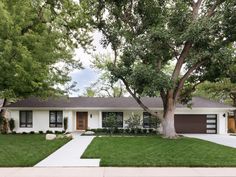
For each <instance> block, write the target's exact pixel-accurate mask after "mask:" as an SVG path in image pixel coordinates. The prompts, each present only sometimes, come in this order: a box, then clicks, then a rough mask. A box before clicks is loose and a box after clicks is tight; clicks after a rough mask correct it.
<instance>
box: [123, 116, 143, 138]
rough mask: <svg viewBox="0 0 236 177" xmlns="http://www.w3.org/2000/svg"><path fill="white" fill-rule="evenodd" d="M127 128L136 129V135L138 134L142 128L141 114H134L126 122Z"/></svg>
mask: <svg viewBox="0 0 236 177" xmlns="http://www.w3.org/2000/svg"><path fill="white" fill-rule="evenodd" d="M126 124H127V128H128V129H134V132H135V134H137V133H138V129H139V128H141V127H142V119H141V116H140V115H139V114H132V115H131V116H130V117H129V118H128V119H127V120H126Z"/></svg>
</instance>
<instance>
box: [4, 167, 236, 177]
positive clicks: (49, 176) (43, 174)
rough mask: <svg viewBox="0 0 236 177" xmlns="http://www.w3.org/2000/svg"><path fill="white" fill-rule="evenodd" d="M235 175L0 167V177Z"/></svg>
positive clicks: (225, 171) (234, 172) (229, 174)
mask: <svg viewBox="0 0 236 177" xmlns="http://www.w3.org/2000/svg"><path fill="white" fill-rule="evenodd" d="M190 176H192V177H203V176H204V177H223V176H224V177H233V176H234V177H235V176H236V168H112V167H106V168H104V167H78V168H0V177H190Z"/></svg>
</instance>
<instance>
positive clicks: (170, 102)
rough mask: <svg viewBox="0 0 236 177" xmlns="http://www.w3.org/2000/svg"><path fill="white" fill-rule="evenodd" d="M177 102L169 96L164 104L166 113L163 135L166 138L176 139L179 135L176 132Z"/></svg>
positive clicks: (163, 121) (163, 122)
mask: <svg viewBox="0 0 236 177" xmlns="http://www.w3.org/2000/svg"><path fill="white" fill-rule="evenodd" d="M174 115H175V102H174V99H173V98H170V97H169V98H167V102H166V105H165V106H164V115H163V120H162V128H163V136H164V137H165V138H170V139H175V138H177V137H178V135H177V134H176V132H175V122H174Z"/></svg>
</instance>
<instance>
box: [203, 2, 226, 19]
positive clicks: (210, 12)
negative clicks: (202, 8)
mask: <svg viewBox="0 0 236 177" xmlns="http://www.w3.org/2000/svg"><path fill="white" fill-rule="evenodd" d="M223 2H225V1H223V0H216V1H215V3H214V4H213V5H212V7H211V8H210V9H209V10H208V11H207V16H208V17H211V16H213V15H214V14H215V9H216V8H217V7H218V6H219V5H220V4H222V3H223Z"/></svg>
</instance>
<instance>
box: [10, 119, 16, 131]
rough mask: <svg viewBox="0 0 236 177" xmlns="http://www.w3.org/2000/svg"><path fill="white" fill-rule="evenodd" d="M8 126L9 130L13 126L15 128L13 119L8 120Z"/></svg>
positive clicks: (12, 128)
mask: <svg viewBox="0 0 236 177" xmlns="http://www.w3.org/2000/svg"><path fill="white" fill-rule="evenodd" d="M9 128H10V130H11V132H12V131H13V130H14V128H15V120H14V119H10V120H9Z"/></svg>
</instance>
